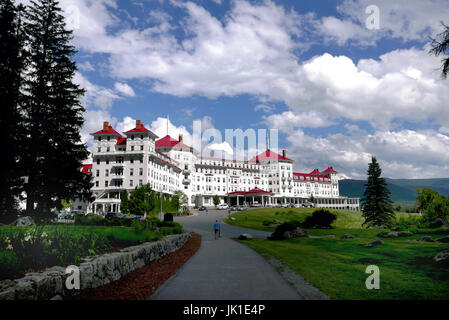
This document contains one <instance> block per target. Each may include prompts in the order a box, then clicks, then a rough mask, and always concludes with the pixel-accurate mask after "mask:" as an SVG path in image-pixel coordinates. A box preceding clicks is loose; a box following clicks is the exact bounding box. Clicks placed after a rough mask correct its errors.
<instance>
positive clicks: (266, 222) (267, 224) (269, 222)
mask: <svg viewBox="0 0 449 320" xmlns="http://www.w3.org/2000/svg"><path fill="white" fill-rule="evenodd" d="M274 223H275V222H274V220H273V219H267V220H264V221H263V222H262V225H263V226H266V227H267V226H269V225H272V224H274Z"/></svg>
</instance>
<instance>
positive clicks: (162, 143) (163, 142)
mask: <svg viewBox="0 0 449 320" xmlns="http://www.w3.org/2000/svg"><path fill="white" fill-rule="evenodd" d="M160 147H177V148H189V149H190V147H189V146H188V145H186V144H184V143H183V142H180V141H179V140H176V139H173V138H172V137H170V136H169V135H166V136H165V137H163V138H162V139H159V140H157V141H156V148H160Z"/></svg>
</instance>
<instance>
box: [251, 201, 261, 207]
mask: <svg viewBox="0 0 449 320" xmlns="http://www.w3.org/2000/svg"><path fill="white" fill-rule="evenodd" d="M261 206H262V204H261V203H259V202H254V203H252V204H251V207H261Z"/></svg>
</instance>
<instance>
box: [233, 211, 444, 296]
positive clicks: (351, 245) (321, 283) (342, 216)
mask: <svg viewBox="0 0 449 320" xmlns="http://www.w3.org/2000/svg"><path fill="white" fill-rule="evenodd" d="M289 211H291V212H290V213H288V212H289ZM312 211H313V209H256V210H249V211H246V212H238V213H234V214H232V216H233V217H235V218H236V220H235V221H232V220H230V221H226V222H227V223H230V224H234V225H239V226H242V227H247V228H255V229H260V230H271V231H272V230H273V229H270V228H267V227H266V226H263V225H262V222H263V221H264V220H266V219H278V220H281V221H287V220H295V219H296V220H303V219H305V217H306V216H307V215H309V214H311V212H312ZM332 211H334V212H336V213H337V216H338V218H337V220H336V222H335V223H334V226H335V228H334V229H327V230H318V229H312V230H308V232H309V234H310V235H313V236H325V235H331V234H332V235H335V236H336V237H335V238H297V239H291V240H282V241H271V240H265V239H254V240H250V241H241V242H242V243H244V244H247V245H248V246H250V247H251V248H253V249H254V250H256V251H257V252H259V253H261V254H269V255H271V256H274V257H276V258H277V259H279V260H280V261H282V262H283V263H284V264H286V265H287V266H289V267H290V268H291V269H292V270H294V271H295V272H297V273H298V274H300V275H301V276H303V277H304V279H305V280H306V281H307V282H309V283H310V284H312V285H314V286H316V287H317V288H319V289H320V290H322V291H323V292H324V293H326V294H327V295H329V296H330V297H331V298H332V299H448V297H449V269H448V268H447V267H441V266H438V265H436V264H435V263H434V261H433V257H434V256H435V255H436V254H437V253H438V252H441V251H444V250H448V249H449V244H447V243H427V242H416V241H412V240H413V239H416V238H418V237H422V236H424V235H431V236H432V237H434V238H440V237H443V236H446V235H448V234H449V231H448V230H441V229H439V230H421V231H420V233H419V234H414V235H412V236H409V237H400V238H388V239H382V240H383V241H384V242H385V244H384V245H381V246H376V247H373V248H365V247H364V245H365V244H367V243H368V242H370V241H371V240H372V239H373V238H374V237H376V235H377V234H378V233H379V232H381V231H383V230H375V229H361V227H360V226H361V223H362V222H363V219H362V217H361V214H360V213H359V212H353V211H343V210H332ZM275 212H278V214H275ZM246 216H247V219H246ZM399 216H404V215H403V214H399ZM345 233H351V234H352V235H354V236H356V237H358V238H357V239H347V240H343V239H340V237H341V236H342V235H343V234H345ZM368 265H377V266H378V267H379V269H380V289H379V290H368V289H366V286H365V280H366V278H367V277H368V276H369V274H366V273H365V270H366V267H367V266H368Z"/></svg>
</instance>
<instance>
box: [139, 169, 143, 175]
mask: <svg viewBox="0 0 449 320" xmlns="http://www.w3.org/2000/svg"><path fill="white" fill-rule="evenodd" d="M139 176H143V168H139Z"/></svg>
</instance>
